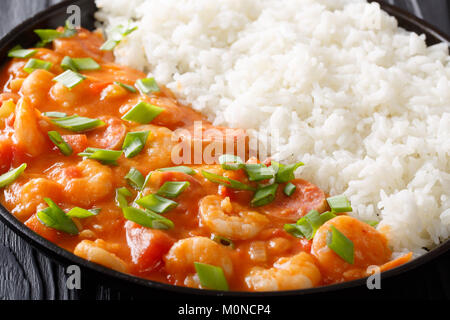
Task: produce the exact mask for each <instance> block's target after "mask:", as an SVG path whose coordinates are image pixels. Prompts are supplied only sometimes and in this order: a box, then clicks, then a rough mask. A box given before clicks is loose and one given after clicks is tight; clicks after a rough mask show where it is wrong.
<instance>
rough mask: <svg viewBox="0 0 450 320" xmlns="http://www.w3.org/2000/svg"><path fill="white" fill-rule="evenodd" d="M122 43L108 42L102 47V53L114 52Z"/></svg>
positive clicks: (116, 41) (110, 40)
mask: <svg viewBox="0 0 450 320" xmlns="http://www.w3.org/2000/svg"><path fill="white" fill-rule="evenodd" d="M119 43H120V41H118V40H112V39H109V40H106V41H105V42H104V43H103V44H102V45H101V47H100V50H102V51H112V50H113V49H114V48H115V47H116V46H117V45H118V44H119Z"/></svg>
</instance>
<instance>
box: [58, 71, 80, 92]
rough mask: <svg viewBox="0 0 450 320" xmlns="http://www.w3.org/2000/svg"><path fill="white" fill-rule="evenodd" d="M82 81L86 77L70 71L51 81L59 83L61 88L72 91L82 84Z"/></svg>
mask: <svg viewBox="0 0 450 320" xmlns="http://www.w3.org/2000/svg"><path fill="white" fill-rule="evenodd" d="M84 79H86V77H85V76H83V75H82V74H79V73H78V72H74V71H72V70H66V71H65V72H63V73H61V74H60V75H58V76H56V77H54V78H53V81H57V82H59V83H61V84H62V85H63V86H65V87H67V88H69V89H72V88H73V87H75V86H76V85H77V84H79V83H80V82H82V81H83V80H84Z"/></svg>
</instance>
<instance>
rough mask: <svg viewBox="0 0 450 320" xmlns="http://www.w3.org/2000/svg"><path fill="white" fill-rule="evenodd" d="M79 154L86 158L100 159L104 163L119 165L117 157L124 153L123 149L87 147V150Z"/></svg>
mask: <svg viewBox="0 0 450 320" xmlns="http://www.w3.org/2000/svg"><path fill="white" fill-rule="evenodd" d="M78 155H79V156H80V157H84V158H86V159H94V160H98V161H100V162H101V163H103V164H108V165H117V159H119V157H120V156H121V155H122V151H116V150H106V149H98V148H86V150H84V151H83V152H81V153H79V154H78Z"/></svg>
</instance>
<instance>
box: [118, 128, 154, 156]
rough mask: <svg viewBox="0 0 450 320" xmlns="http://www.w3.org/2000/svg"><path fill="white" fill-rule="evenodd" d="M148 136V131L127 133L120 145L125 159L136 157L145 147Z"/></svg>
mask: <svg viewBox="0 0 450 320" xmlns="http://www.w3.org/2000/svg"><path fill="white" fill-rule="evenodd" d="M149 134H150V131H137V132H128V133H127V135H126V137H125V140H124V141H123V145H122V150H123V152H124V154H125V157H127V158H132V157H134V156H137V155H138V154H139V152H141V151H142V149H143V148H144V147H145V144H146V142H147V139H148V136H149Z"/></svg>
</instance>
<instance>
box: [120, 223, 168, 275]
mask: <svg viewBox="0 0 450 320" xmlns="http://www.w3.org/2000/svg"><path fill="white" fill-rule="evenodd" d="M125 228H126V234H127V243H128V246H129V247H130V250H131V258H132V263H133V265H134V268H135V271H136V272H137V273H145V272H150V271H152V270H154V269H156V268H157V267H159V266H160V265H161V264H162V259H163V257H164V255H165V254H166V253H167V252H168V251H169V249H170V248H171V247H172V245H173V243H174V240H173V239H172V238H171V237H170V236H168V235H167V234H166V233H165V232H164V231H161V230H154V229H147V228H144V227H141V226H138V225H137V224H135V223H134V222H131V221H128V222H127V223H126V224H125Z"/></svg>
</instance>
